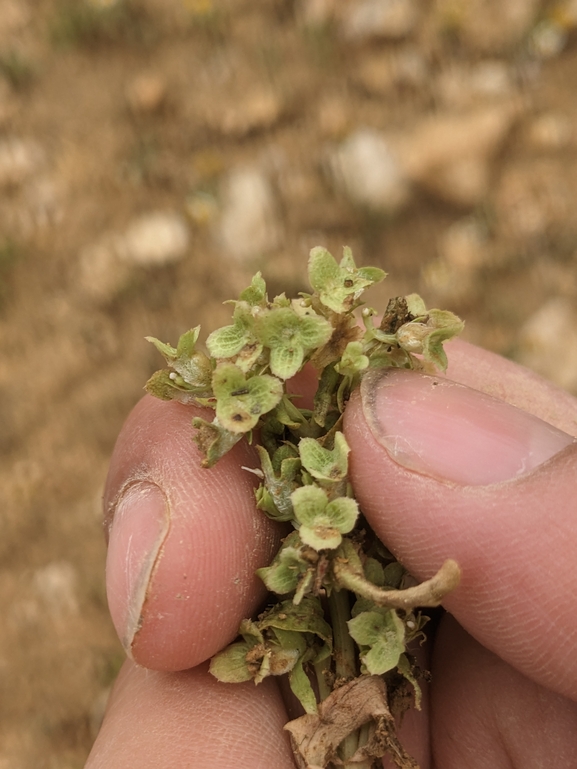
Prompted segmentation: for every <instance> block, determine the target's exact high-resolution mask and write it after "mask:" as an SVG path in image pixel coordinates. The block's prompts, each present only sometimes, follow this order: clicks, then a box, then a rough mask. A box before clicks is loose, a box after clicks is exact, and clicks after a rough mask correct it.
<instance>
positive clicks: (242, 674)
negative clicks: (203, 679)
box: [209, 641, 253, 684]
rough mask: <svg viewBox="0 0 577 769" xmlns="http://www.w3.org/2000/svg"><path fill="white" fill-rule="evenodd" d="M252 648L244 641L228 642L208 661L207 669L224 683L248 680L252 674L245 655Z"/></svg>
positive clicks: (237, 682)
mask: <svg viewBox="0 0 577 769" xmlns="http://www.w3.org/2000/svg"><path fill="white" fill-rule="evenodd" d="M251 648H252V646H251V644H248V643H247V642H246V641H239V642H238V643H233V644H230V646H227V647H226V649H223V650H222V651H221V652H219V653H218V654H215V655H214V657H213V658H212V659H211V661H210V667H209V671H210V672H211V673H212V675H213V676H214V677H215V678H216V679H217V680H218V681H222V683H225V684H239V683H242V682H243V681H250V680H251V678H253V675H252V673H251V671H250V669H249V666H248V663H247V661H246V655H247V653H248V652H249V651H250V649H251Z"/></svg>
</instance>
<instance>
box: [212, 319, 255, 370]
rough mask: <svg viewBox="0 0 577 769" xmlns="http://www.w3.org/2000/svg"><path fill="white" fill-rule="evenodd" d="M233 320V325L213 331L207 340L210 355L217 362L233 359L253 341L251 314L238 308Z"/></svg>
mask: <svg viewBox="0 0 577 769" xmlns="http://www.w3.org/2000/svg"><path fill="white" fill-rule="evenodd" d="M233 320H234V323H233V324H232V325H230V326H223V327H222V328H219V329H217V330H216V331H213V332H212V334H209V336H208V339H207V340H206V346H207V348H208V351H209V353H210V354H211V355H212V357H213V358H216V359H217V360H219V359H226V358H233V357H234V356H235V355H238V354H239V353H240V351H241V350H242V348H243V347H244V346H245V345H246V344H249V343H250V342H251V341H252V334H251V330H250V326H251V324H250V313H249V312H247V311H245V310H243V308H240V309H238V308H237V310H236V311H235V314H234V316H233Z"/></svg>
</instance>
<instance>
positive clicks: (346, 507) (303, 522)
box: [291, 486, 359, 550]
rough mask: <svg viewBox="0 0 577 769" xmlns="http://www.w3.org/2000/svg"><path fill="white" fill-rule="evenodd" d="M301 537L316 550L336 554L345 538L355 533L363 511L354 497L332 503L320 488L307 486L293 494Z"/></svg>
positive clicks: (343, 498) (338, 498) (341, 498)
mask: <svg viewBox="0 0 577 769" xmlns="http://www.w3.org/2000/svg"><path fill="white" fill-rule="evenodd" d="M291 500H292V503H293V507H294V510H295V518H296V520H297V522H298V523H299V524H300V528H299V535H300V538H301V540H302V541H303V542H304V543H305V545H309V546H310V547H312V548H313V549H314V550H334V549H335V548H337V547H338V546H339V545H340V544H341V542H342V539H343V538H342V535H343V534H348V533H349V531H352V530H353V528H354V525H355V523H356V520H357V515H358V513H359V508H358V505H357V503H356V502H355V500H354V499H350V497H337V499H333V501H332V502H329V500H328V498H327V495H326V494H325V492H324V491H323V490H322V489H320V488H318V486H303V487H301V488H300V489H297V490H296V491H293V493H292V494H291Z"/></svg>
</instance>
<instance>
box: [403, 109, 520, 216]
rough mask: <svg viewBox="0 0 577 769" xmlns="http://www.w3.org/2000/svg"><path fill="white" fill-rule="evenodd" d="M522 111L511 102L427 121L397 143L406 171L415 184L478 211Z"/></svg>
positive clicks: (440, 116) (422, 122) (445, 115)
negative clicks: (495, 162)
mask: <svg viewBox="0 0 577 769" xmlns="http://www.w3.org/2000/svg"><path fill="white" fill-rule="evenodd" d="M518 111H519V110H518V107H517V105H516V104H515V103H513V102H509V103H506V104H498V105H494V106H487V107H483V108H480V109H476V110H472V111H469V112H467V113H464V114H441V115H438V116H434V117H431V118H425V119H424V120H422V121H421V123H420V124H418V125H417V126H416V127H415V128H414V129H413V130H412V131H411V132H409V133H408V134H406V135H404V136H399V137H397V139H396V141H395V148H396V151H397V153H398V157H399V161H400V164H401V168H402V169H403V170H404V173H405V174H406V176H407V177H408V178H409V179H411V180H412V181H414V182H417V183H418V184H420V185H422V186H423V187H424V188H426V189H428V190H429V191H430V192H433V193H434V194H436V195H438V196H439V197H441V198H443V199H445V200H447V201H449V202H451V203H454V204H456V205H460V206H474V205H476V204H477V203H479V202H480V201H481V200H482V199H483V197H484V196H485V195H486V194H487V192H488V189H489V180H490V171H491V167H490V163H491V160H492V158H493V156H494V155H495V153H496V152H497V151H498V149H499V148H500V146H501V145H502V142H503V141H504V139H505V137H506V136H507V134H508V132H509V130H510V128H511V126H512V125H513V122H514V120H515V118H516V116H517V114H518Z"/></svg>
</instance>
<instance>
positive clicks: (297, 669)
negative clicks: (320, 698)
mask: <svg viewBox="0 0 577 769" xmlns="http://www.w3.org/2000/svg"><path fill="white" fill-rule="evenodd" d="M288 679H289V686H290V688H291V691H292V693H293V694H294V695H295V697H296V698H297V699H298V701H299V702H300V704H301V705H302V706H303V709H304V711H305V713H313V714H315V715H316V713H317V712H318V708H317V699H316V697H315V693H314V691H313V687H312V686H311V681H310V678H309V677H308V675H307V674H306V672H305V670H304V667H303V663H302V660H298V661H297V663H296V665H295V666H294V668H293V669H292V670H291V672H290V673H289V677H288Z"/></svg>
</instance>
